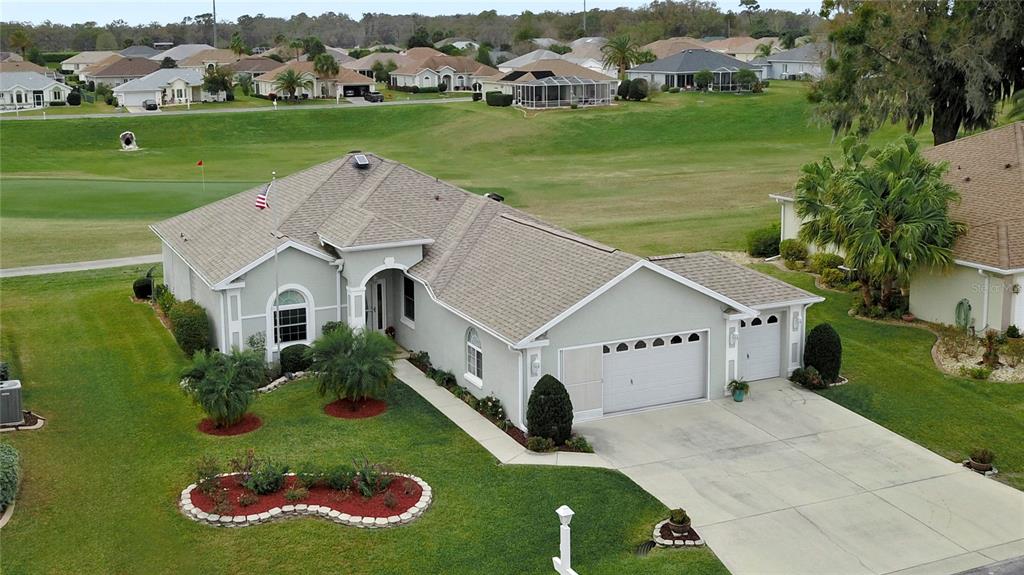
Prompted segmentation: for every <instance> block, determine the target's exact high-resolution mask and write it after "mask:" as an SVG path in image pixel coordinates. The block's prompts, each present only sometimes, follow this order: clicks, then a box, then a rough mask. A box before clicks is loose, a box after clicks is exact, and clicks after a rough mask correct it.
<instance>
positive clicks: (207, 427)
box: [196, 413, 263, 436]
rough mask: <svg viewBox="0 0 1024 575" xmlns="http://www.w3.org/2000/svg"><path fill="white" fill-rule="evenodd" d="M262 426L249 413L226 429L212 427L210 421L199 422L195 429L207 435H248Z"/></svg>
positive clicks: (261, 422) (212, 424)
mask: <svg viewBox="0 0 1024 575" xmlns="http://www.w3.org/2000/svg"><path fill="white" fill-rule="evenodd" d="M262 425H263V420H262V419H260V418H259V417H257V416H256V415H253V414H251V413H246V414H245V416H244V417H242V419H241V420H240V421H239V422H238V423H236V424H234V425H230V426H228V427H217V426H216V425H214V423H213V420H212V419H209V418H207V419H204V420H202V421H200V422H199V425H197V426H196V429H198V430H199V431H202V432H203V433H205V434H207V435H221V436H227V435H242V434H243V433H249V432H250V431H253V430H256V429H259V428H260V427H261V426H262Z"/></svg>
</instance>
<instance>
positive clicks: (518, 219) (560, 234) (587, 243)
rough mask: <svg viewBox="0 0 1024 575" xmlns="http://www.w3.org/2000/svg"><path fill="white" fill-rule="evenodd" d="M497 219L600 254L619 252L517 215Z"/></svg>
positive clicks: (508, 214)
mask: <svg viewBox="0 0 1024 575" xmlns="http://www.w3.org/2000/svg"><path fill="white" fill-rule="evenodd" d="M499 217H502V218H505V219H506V220H510V221H513V222H515V223H517V224H521V225H524V226H529V227H531V228H534V229H537V230H540V231H542V232H545V233H549V234H551V235H553V236H556V237H560V238H562V239H566V240H569V241H573V242H576V243H579V244H583V245H585V246H587V247H591V248H594V249H596V250H600V251H602V252H606V253H609V254H610V253H614V252H617V251H619V250H617V249H615V248H613V247H611V246H607V245H605V244H602V243H600V242H596V241H594V240H591V239H588V238H585V237H583V236H580V235H577V234H574V233H571V232H564V231H562V230H559V229H556V228H553V227H551V226H548V225H545V224H541V223H538V222H534V221H530V220H527V219H525V218H521V217H519V216H518V215H514V214H511V213H503V214H499Z"/></svg>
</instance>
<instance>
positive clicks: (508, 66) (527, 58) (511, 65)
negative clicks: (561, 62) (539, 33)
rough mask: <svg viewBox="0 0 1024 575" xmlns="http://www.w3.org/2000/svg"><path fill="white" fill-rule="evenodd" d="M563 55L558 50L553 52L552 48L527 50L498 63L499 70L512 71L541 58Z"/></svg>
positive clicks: (554, 58) (557, 57) (553, 57)
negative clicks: (520, 54)
mask: <svg viewBox="0 0 1024 575" xmlns="http://www.w3.org/2000/svg"><path fill="white" fill-rule="evenodd" d="M561 57H562V55H561V54H559V53H557V52H552V51H551V50H544V49H539V50H534V51H532V52H527V53H526V54H523V55H522V56H517V57H515V58H512V59H511V60H506V61H504V62H502V63H501V64H499V65H498V70H500V71H502V72H512V71H515V70H518V69H519V68H520V67H521V66H526V65H528V64H532V63H534V62H537V61H539V60H558V59H560V58H561Z"/></svg>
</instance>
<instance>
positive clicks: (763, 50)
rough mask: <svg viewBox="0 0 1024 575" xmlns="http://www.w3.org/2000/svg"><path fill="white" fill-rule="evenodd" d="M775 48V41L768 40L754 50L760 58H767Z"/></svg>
mask: <svg viewBox="0 0 1024 575" xmlns="http://www.w3.org/2000/svg"><path fill="white" fill-rule="evenodd" d="M774 48H775V40H769V41H768V42H766V43H764V44H758V45H757V48H756V52H757V55H758V56H760V57H762V58H767V57H769V56H771V55H772V50H773V49H774Z"/></svg>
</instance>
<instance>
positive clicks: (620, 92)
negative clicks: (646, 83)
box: [615, 78, 633, 100]
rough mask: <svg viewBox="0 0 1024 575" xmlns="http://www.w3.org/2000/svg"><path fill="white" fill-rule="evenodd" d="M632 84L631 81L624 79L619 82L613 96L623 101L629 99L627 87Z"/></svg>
mask: <svg viewBox="0 0 1024 575" xmlns="http://www.w3.org/2000/svg"><path fill="white" fill-rule="evenodd" d="M632 83H633V81H632V80H630V79H629V78H626V79H625V80H623V81H621V82H619V87H618V88H617V89H616V90H615V95H616V96H618V97H620V98H622V99H623V100H625V99H626V98H628V97H629V87H630V85H631V84H632Z"/></svg>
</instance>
